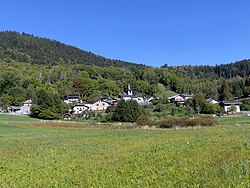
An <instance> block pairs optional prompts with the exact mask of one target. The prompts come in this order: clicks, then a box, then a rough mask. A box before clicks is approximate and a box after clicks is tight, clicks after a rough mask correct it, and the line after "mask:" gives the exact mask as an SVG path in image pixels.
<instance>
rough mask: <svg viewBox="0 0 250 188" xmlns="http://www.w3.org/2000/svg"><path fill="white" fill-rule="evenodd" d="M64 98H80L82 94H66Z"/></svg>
mask: <svg viewBox="0 0 250 188" xmlns="http://www.w3.org/2000/svg"><path fill="white" fill-rule="evenodd" d="M64 98H80V94H68V95H64Z"/></svg>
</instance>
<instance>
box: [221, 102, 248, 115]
mask: <svg viewBox="0 0 250 188" xmlns="http://www.w3.org/2000/svg"><path fill="white" fill-rule="evenodd" d="M241 104H243V103H242V102H238V101H225V102H221V103H220V106H221V107H223V109H224V112H225V113H228V112H231V108H232V106H234V107H235V112H237V113H238V112H240V105H241Z"/></svg>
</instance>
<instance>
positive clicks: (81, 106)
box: [73, 103, 89, 115]
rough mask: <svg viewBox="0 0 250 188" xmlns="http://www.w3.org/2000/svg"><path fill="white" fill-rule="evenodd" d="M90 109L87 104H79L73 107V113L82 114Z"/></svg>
mask: <svg viewBox="0 0 250 188" xmlns="http://www.w3.org/2000/svg"><path fill="white" fill-rule="evenodd" d="M87 110H89V107H88V106H86V105H85V104H81V103H80V104H77V105H75V106H74V107H73V114H74V115H78V114H82V113H83V112H84V111H87Z"/></svg>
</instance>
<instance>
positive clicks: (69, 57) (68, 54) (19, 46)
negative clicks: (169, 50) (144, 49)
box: [0, 31, 143, 67]
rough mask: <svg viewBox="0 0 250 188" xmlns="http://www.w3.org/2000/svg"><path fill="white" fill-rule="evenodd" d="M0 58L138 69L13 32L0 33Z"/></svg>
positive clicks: (47, 63) (133, 64) (45, 39)
mask: <svg viewBox="0 0 250 188" xmlns="http://www.w3.org/2000/svg"><path fill="white" fill-rule="evenodd" d="M0 52H1V54H0V57H1V58H7V59H8V58H9V59H12V60H15V61H19V62H28V63H33V64H39V65H45V64H46V65H56V64H60V63H61V64H85V65H97V66H101V67H108V66H115V67H130V66H132V67H133V66H134V67H140V66H143V65H138V64H135V63H129V62H124V61H120V60H112V59H108V58H105V57H102V56H99V55H95V54H93V53H91V52H87V51H84V50H81V49H79V48H76V47H73V46H70V45H65V44H63V43H60V42H58V41H55V40H50V39H47V38H40V37H35V36H33V35H29V34H26V33H18V32H13V31H5V32H0Z"/></svg>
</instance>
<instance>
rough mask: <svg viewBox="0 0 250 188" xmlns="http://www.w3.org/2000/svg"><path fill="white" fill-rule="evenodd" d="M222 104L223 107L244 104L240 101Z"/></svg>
mask: <svg viewBox="0 0 250 188" xmlns="http://www.w3.org/2000/svg"><path fill="white" fill-rule="evenodd" d="M221 104H223V105H240V104H243V103H242V102H239V101H224V102H221Z"/></svg>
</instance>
